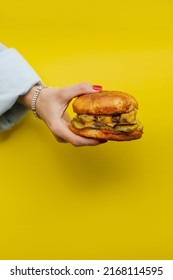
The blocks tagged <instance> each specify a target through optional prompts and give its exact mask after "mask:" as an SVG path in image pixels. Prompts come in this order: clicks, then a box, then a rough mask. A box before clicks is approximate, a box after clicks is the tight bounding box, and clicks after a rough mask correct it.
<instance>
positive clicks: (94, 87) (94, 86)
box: [93, 85, 102, 91]
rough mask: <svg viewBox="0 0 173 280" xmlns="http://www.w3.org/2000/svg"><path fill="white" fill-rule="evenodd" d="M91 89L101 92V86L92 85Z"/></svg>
mask: <svg viewBox="0 0 173 280" xmlns="http://www.w3.org/2000/svg"><path fill="white" fill-rule="evenodd" d="M93 89H94V90H99V91H101V90H102V86H97V85H93Z"/></svg>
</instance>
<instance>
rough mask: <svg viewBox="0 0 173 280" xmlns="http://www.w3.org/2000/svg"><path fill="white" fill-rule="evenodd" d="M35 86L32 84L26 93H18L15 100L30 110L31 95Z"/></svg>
mask: <svg viewBox="0 0 173 280" xmlns="http://www.w3.org/2000/svg"><path fill="white" fill-rule="evenodd" d="M36 88H37V86H33V87H32V88H31V89H30V90H29V91H28V92H27V93H26V94H23V95H20V96H19V97H18V100H17V101H18V102H19V103H21V104H22V105H24V106H25V107H27V108H28V109H30V110H31V105H32V96H33V94H34V92H35V91H36Z"/></svg>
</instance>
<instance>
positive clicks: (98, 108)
mask: <svg viewBox="0 0 173 280" xmlns="http://www.w3.org/2000/svg"><path fill="white" fill-rule="evenodd" d="M72 106H73V110H74V112H75V113H76V114H77V115H76V116H75V117H74V119H72V121H71V124H70V129H71V131H73V132H74V133H76V134H78V135H80V136H84V137H88V138H95V139H105V140H115V141H129V140H135V139H138V138H141V136H142V133H143V131H142V130H143V128H142V125H141V123H140V122H139V121H138V120H137V119H136V113H137V109H138V103H137V101H136V100H135V98H134V97H133V96H131V95H130V94H127V93H123V92H119V91H102V92H95V93H91V94H85V95H81V96H79V97H77V98H76V99H75V101H74V102H73V104H72Z"/></svg>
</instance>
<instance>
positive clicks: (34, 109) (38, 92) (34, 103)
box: [31, 85, 43, 118]
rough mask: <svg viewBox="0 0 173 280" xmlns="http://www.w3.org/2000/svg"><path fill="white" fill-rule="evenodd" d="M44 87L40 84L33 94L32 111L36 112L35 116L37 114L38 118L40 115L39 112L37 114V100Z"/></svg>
mask: <svg viewBox="0 0 173 280" xmlns="http://www.w3.org/2000/svg"><path fill="white" fill-rule="evenodd" d="M42 88H43V86H41V85H38V86H37V87H36V90H35V91H34V93H33V96H32V101H31V110H32V112H33V114H34V116H35V117H36V118H39V116H38V114H37V111H36V102H37V98H38V96H39V94H40V92H41V90H42Z"/></svg>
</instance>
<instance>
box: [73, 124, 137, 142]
mask: <svg viewBox="0 0 173 280" xmlns="http://www.w3.org/2000/svg"><path fill="white" fill-rule="evenodd" d="M69 128H70V130H71V131H72V132H74V133H75V134H77V135H80V136H83V137H87V138H95V139H104V140H113V141H130V140H135V139H139V138H141V137H142V130H141V131H137V130H135V131H133V132H130V133H113V132H111V131H106V130H99V129H94V128H83V129H77V128H75V127H74V126H72V125H71V124H70V126H69Z"/></svg>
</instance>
